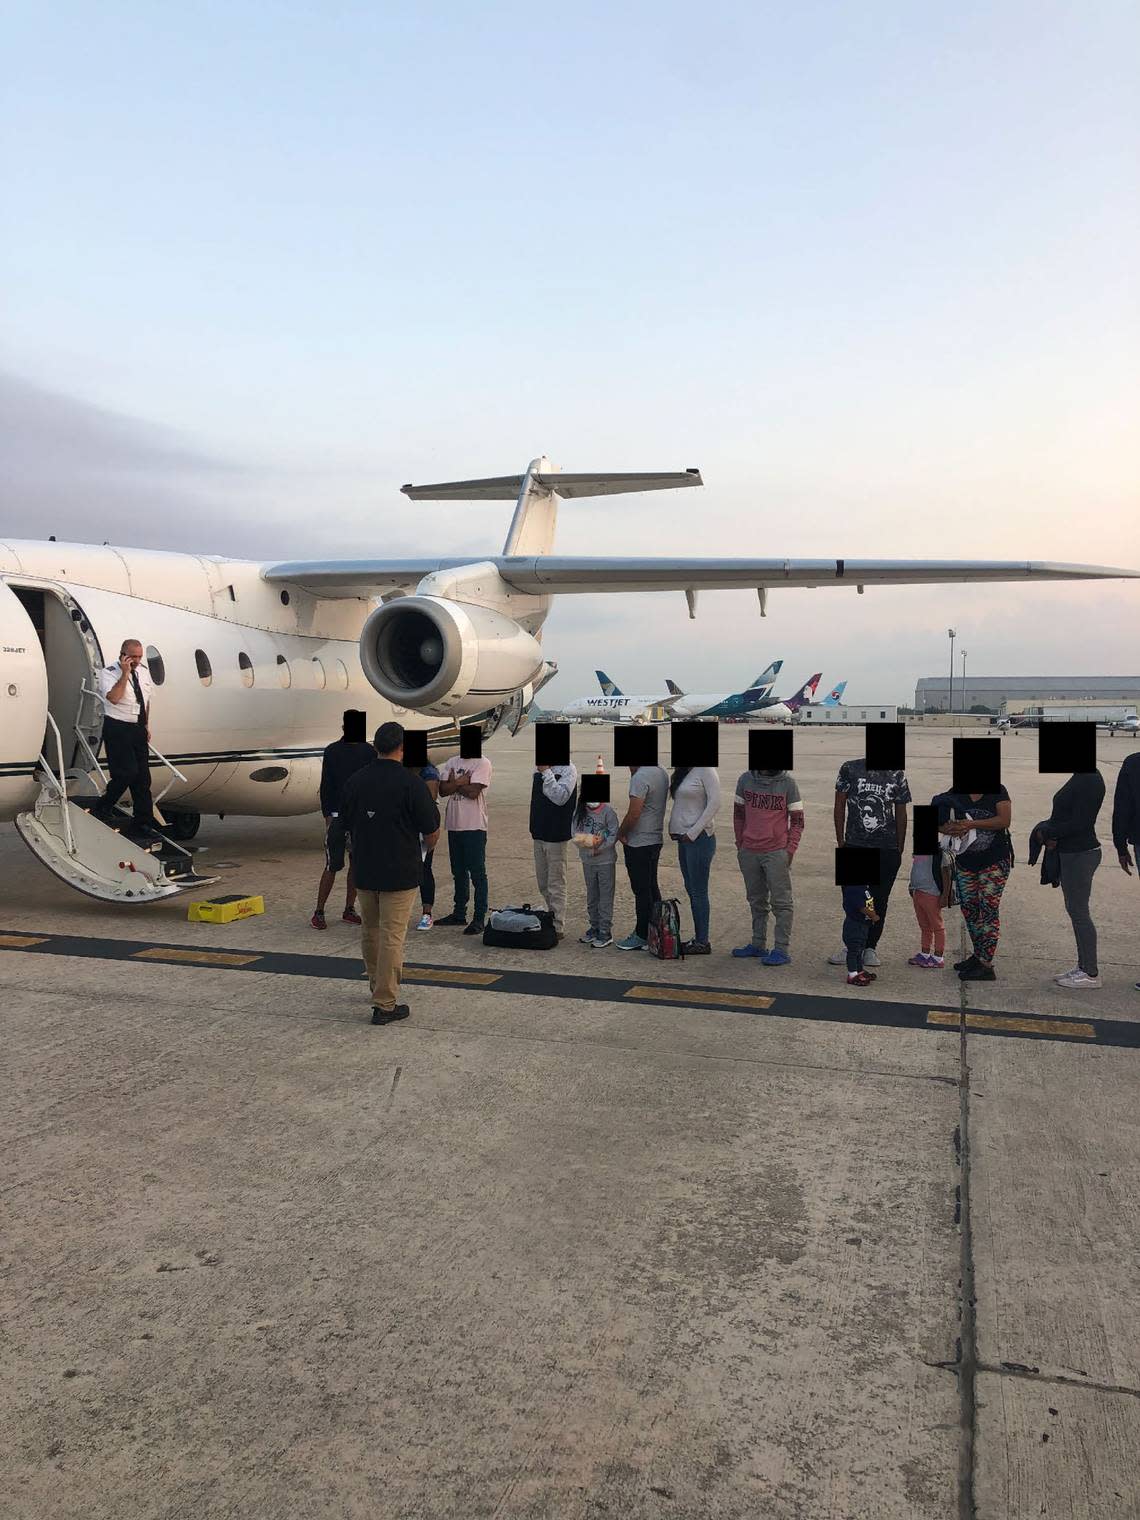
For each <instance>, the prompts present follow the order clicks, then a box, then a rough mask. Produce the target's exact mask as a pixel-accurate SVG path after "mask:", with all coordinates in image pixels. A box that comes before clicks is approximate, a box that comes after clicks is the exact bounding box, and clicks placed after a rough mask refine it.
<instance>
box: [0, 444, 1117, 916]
mask: <svg viewBox="0 0 1140 1520" xmlns="http://www.w3.org/2000/svg"><path fill="white" fill-rule="evenodd" d="M701 484H702V481H701V477H700V473H699V472H698V471H697V470H684V471H679V472H675V473H669V474H617V475H614V474H611V475H600V474H590V475H573V474H565V473H562V472H561V471H559V470H558V469H557V468H556V467H554V466H553V465H551V463H550V461H549V460H548V459H546V458H545V457H543V458H539V459H535V460H533V461H532V462H531V464H530V465H529V467H528V468H527V469H526V471H525V472H524V473H523V474H522V475H508V476H501V477H497V478H494V479H489V480H465V481H457V482H447V483H445V484H440V485H427V486H405V487H404V488H403V490H404V494H405V495H406V496H407V497H408V498H409V499H410V500H412V501H415V502H420V501H480V500H483V501H485V500H513V501H514V502H515V509H514V516H513V518H512V520H511V526H510V529H509V531H508V533H507V539H506V543H505V545H504V547H503V553H502V554H501V555H497V556H488V557H487V558H486V559H482V560H477V561H472V560H471V559H470V558H447V557H438V556H434V555H432V556H428V557H425V558H423V559H411V560H383V559H377V560H346V561H327V560H325V561H317V562H311V563H308V562H293V563H284V564H256V563H253V562H250V561H244V560H232V559H227V558H225V557H224V556H214V555H195V554H178V553H165V552H161V551H149V550H141V549H122V548H111V547H109V546H106V545H104V546H102V547H96V546H93V545H87V544H65V543H55V542H52V541H48V542H34V541H21V540H14V539H9V540H7V541H6V542H0V660H2V665H0V820H11V821H14V822H15V824H16V827H17V829H18V830H19V832H20V834H21V836H22V837H23V839H24V840H25V842H26V843H27V844H28V845H29V847H30V848H31V850H32V851H33V853H34V854H35V855H37V856H38V857H39V859H40V860H41V861H42V862H43V863H44V864H45V865H47V866H48V867H49V869H51V870H52V871H54V872H55V873H56V875H58V876H59V877H60V878H61V879H62V880H64V881H65V882H67V883H69V884H70V885H71V886H73V887H76V888H78V889H79V890H80V891H83V892H86V893H87V894H88V895H90V896H92V897H97V898H102V899H104V900H107V901H112V902H121V903H137V902H145V901H152V900H154V899H155V898H160V897H167V896H170V895H171V894H173V893H176V892H179V891H182V890H185V889H186V888H187V887H188V886H191V885H193V886H198V885H200V884H201V882H202V880H203V878H201V877H198V876H196V875H195V872H194V870H193V863H192V860H191V858H190V855H189V854H188V853H187V852H186V851H185V850H184V849H183V848H182V846H181V845H180V844H179V843H178V842H177V841H176V842H174V843H169V844H164V845H163V846H162V848H161V849H160V851H159V852H158V853H157V854H156V853H153V852H152V851H149V850H147V849H145V848H143V847H142V846H139V845H136V844H134V843H132V842H131V841H129V840H128V839H126V838H124V837H123V836H122V834H121V833H120V832H118V831H117V830H116V829H115V828H112V827H108V826H106V825H104V824H103V823H101V822H100V821H99V820H98V819H97V818H95V817H94V816H93V815H92V814H91V813H90V811H89V810H88V808H89V806H90V803H91V801H92V800H93V799H95V798H97V797H98V796H99V795H100V794H101V792H102V790H103V786H104V782H105V778H104V775H103V772H102V768H101V766H100V763H99V760H98V758H97V757H98V752H99V745H100V737H101V731H102V709H101V703H100V701H99V699H98V697H96V696H93V695H91V693H92V692H93V691H94V690H95V688H96V683H97V680H98V675H99V671H100V669H101V667H103V666H105V665H107V664H109V663H110V662H111V661H113V660H114V659H115V658H116V656H117V655H118V652H119V646H120V644H121V643H122V641H123V639H125V638H138V639H140V640H141V641H142V643H143V645H144V648H145V651H146V663H147V666H148V668H149V671H150V675H151V678H152V680H153V681H154V683H155V686H156V692H155V697H154V703H153V712H152V722H151V726H152V729H153V731H154V734H155V739H156V741H157V743H159V744H161V747H162V753H159V751H158V750H157V749H154V750H152V769H156V770H157V771H158V772H159V773H160V776H161V777H164V778H165V785H163V784H162V781H161V780H160V781H159V786H160V788H161V789H160V790H159V792H158V801H159V804H160V806H161V808H162V810H163V812H164V813H165V814H166V815H167V816H168V817H169V818H170V819H171V820H172V821H173V823H174V832H175V833H176V834H180V835H182V836H183V838H188V837H191V836H192V835H193V833H194V831H195V829H196V827H197V821H198V818H199V816H200V815H201V814H202V813H203V812H211V813H218V814H224V813H239V814H254V815H260V816H265V815H278V816H281V815H287V814H299V813H308V812H313V811H315V810H316V808H317V806H318V796H317V785H318V778H319V772H320V757H321V751H322V749H323V747H324V745H325V744H326V743H328V742H329V740H330V739H332V738H333V737H335V736H336V734H337V733H338V732H339V730H340V718H341V713H342V711H343V710H344V709H345V708H346V707H360V706H363V705H364V704H365V702H367V703H368V704H369V709H370V711H369V717H370V720H371V721H372V722H374V723H375V722H379V721H382V720H383V719H386V718H389V717H393V716H394V717H397V718H399V719H400V720H401V721H403V722H405V723H407V724H408V725H409V726H412V727H426V728H428V729H429V731H432V738H433V741H434V742H435V743H436V744H437V745H438V744H448V745H454V743H455V738H456V726H457V721H458V720H459V719H461V718H468V719H471V720H473V721H479V722H480V723H481V724H482V725H483V729H484V733H489V732H493V731H494V730H495V728H496V727H497V726H498V725H499V724H501V723H503V722H504V721H509V722H511V723H512V724H517V723H518V722H519V721H521V719H522V716H523V714H524V712H525V710H526V708H527V706H528V705H529V703H530V702H531V701H532V700H533V698H534V694H535V692H536V691H537V690H538V688H539V687H540V686H541V685H542V684H543V683H544V681H546V680H547V679H549V678H550V676H551V675H553V674H554V671H555V667H554V666H553V665H552V664H551V663H550V662H548V661H547V660H546V659H545V657H544V654H543V649H542V644H541V642H540V640H541V635H542V627H543V623H544V622H545V620H546V617H547V614H548V613H549V611H550V605H551V598H552V597H553V596H555V595H577V594H584V593H591V592H600V591H608V592H636V591H663V590H676V591H684V592H685V595H686V600H687V602H688V606H689V613H690V615H693V614H694V613H695V610H696V599H697V593H698V591H700V590H722V589H724V590H731V589H740V588H749V589H753V590H755V591H757V592H758V594H759V597H760V611H761V615H764V614H765V613H766V603H767V596H768V592H769V590H770V589H771V588H772V587H776V586H854V587H855V588H856V590H857V591H859V592H861V591H862V590H863V588H864V586H865V585H907V584H912V583H923V582H926V583H932V582H955V581H1022V580H1074V579H1076V580H1081V579H1096V580H1099V579H1104V578H1106V577H1126V576H1127V577H1131V576H1136V575H1140V572H1138V571H1130V570H1117V569H1111V568H1106V567H1101V566H1088V565H1063V564H1041V563H1035V562H1033V561H1017V562H1015V563H1002V562H993V561H985V560H941V561H940V560H910V561H897V560H896V561H891V560H842V559H807V560H789V559H647V558H636V559H586V558H578V557H559V556H555V555H554V554H553V553H552V552H551V551H552V549H553V546H554V532H555V523H556V520H557V514H558V506H559V503H560V502H561V501H563V500H564V499H574V498H576V497H586V496H609V495H616V494H618V493H621V492H627V491H652V490H662V489H669V488H675V487H692V486H699V485H701ZM374 693H375V694H377V695H378V696H379V698H380V700H379V701H377V700H376V697H375V696H374V695H373V694H374ZM440 720H446V721H443V722H441V721H440ZM85 802H86V803H87V806H86V807H85V806H83V805H82V804H83V803H85Z"/></svg>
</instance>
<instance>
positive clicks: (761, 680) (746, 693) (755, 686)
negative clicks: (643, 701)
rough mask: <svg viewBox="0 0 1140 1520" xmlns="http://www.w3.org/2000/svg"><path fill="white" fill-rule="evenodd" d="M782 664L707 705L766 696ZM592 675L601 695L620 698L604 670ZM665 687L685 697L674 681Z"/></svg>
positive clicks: (774, 664)
mask: <svg viewBox="0 0 1140 1520" xmlns="http://www.w3.org/2000/svg"><path fill="white" fill-rule="evenodd" d="M783 663H784V662H783V660H774V661H773V662H772V664H771V665H769V666H768V669H767V670H765V671H764V672H763V673H762V674H761V675H758V676H757V677H756V679H755V681H751V682H749V684H748V685H747V686H746V687H745V688H744V690H743V691H742V692H721V693H719V694H718V696H717V697H710V698H709V705H710V706H711V705H712V704H713V703H714V702H716V701H723V702H729V701H736V700H737V699H738V698H743V697H753V696H755V695H756V694H757V693H759V694H761V695H767V693H768V692H770V691H771V689H772V685H773V683H774V682H775V679H776V677H777V676H778V675H779V673H780V670H781V667H782V666H783ZM594 674H595V675H596V676H597V678H598V685H599V686H600V687H601V688H602V691H603V693H604V694H605V695H606V696H607V697H620V696H622V692H621V690H620V689H619V687H617V686H616V685H615V684H614V682H613V681H611V680H610V678H609V676H607V675H606V673H605V671H604V670H595V671H594ZM665 685H666V686H667V687H668V688H669V696H673V697H678V698H680V697H684V696H686V693H684V692H682V690H681V688H680V687H679V686H678V685H677V683H676V681H669V680H666V682H665ZM635 700H639V699H635ZM653 700H654V703H655V704H657V705H659V704H660V702H662V701H668V697H664V698H655V699H653ZM687 700H695V698H688V699H687ZM747 711H750V708H746V707H731V708H728V709H726V712H731V713H737V712H747ZM677 716H679V714H677ZM685 716H686V717H692V714H691V713H687V714H685Z"/></svg>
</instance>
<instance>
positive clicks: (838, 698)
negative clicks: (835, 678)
mask: <svg viewBox="0 0 1140 1520" xmlns="http://www.w3.org/2000/svg"><path fill="white" fill-rule="evenodd" d="M846 690H847V682H846V681H840V683H839V685H838V686H833V687H832V688H831V690H830V691H829V692H828V694H827V696H826V697H824V699H823V701H822V702H821V703H820V704H819V705H820V706H821V707H838V706H839V704H840V703H841V702H842V701H843V693H844V692H845V691H846Z"/></svg>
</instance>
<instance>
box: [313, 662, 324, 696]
mask: <svg viewBox="0 0 1140 1520" xmlns="http://www.w3.org/2000/svg"><path fill="white" fill-rule="evenodd" d="M313 679H314V681H316V683H317V690H318V691H324V689H325V667H324V666H323V665H322V664H321V662H320V660H318V659H317V658H316V656H315V655H314V656H313Z"/></svg>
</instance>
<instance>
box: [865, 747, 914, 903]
mask: <svg viewBox="0 0 1140 1520" xmlns="http://www.w3.org/2000/svg"><path fill="white" fill-rule="evenodd" d="M866 736H867V737H866V747H865V749H864V753H863V758H864V760H865V762H866V766H867V769H868V770H869V771H904V770H906V726H905V724H902V723H868V724H867V728H866ZM852 885H856V886H857V885H858V883H857V882H856V883H852Z"/></svg>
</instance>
